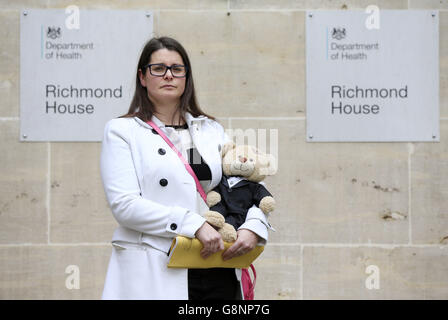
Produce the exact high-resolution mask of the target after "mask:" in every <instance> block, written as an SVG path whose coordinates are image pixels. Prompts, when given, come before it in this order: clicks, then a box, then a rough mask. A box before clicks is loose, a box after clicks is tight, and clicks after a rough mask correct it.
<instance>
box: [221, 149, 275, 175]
mask: <svg viewBox="0 0 448 320" xmlns="http://www.w3.org/2000/svg"><path fill="white" fill-rule="evenodd" d="M222 163H223V171H224V174H226V175H227V176H241V177H245V178H247V179H248V180H250V181H255V182H259V181H261V180H263V179H264V178H265V177H266V176H267V175H271V174H273V173H274V172H275V169H276V168H275V161H274V159H273V156H271V155H267V154H263V153H261V152H260V151H259V150H258V149H257V148H255V147H252V146H249V145H240V146H235V145H234V144H232V145H231V146H230V147H228V148H226V152H225V154H224V156H223V159H222Z"/></svg>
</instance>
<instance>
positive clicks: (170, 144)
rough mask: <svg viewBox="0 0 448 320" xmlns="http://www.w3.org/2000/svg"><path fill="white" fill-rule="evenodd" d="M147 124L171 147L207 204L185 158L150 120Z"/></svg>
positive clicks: (205, 197) (203, 192)
mask: <svg viewBox="0 0 448 320" xmlns="http://www.w3.org/2000/svg"><path fill="white" fill-rule="evenodd" d="M146 123H147V124H149V125H150V126H151V127H153V129H154V130H156V131H157V133H158V134H159V135H160V136H161V137H162V138H163V140H165V142H166V143H168V145H169V146H170V147H171V149H173V151H174V152H176V154H177V155H178V156H179V158H180V160H182V162H183V163H184V165H185V169H187V171H188V173H189V174H190V175H191V176H192V177H193V179H194V181H195V182H196V189H197V190H198V192H199V194H200V195H201V197H202V199H204V202H205V203H207V196H206V195H205V191H204V189H203V188H202V186H201V184H200V182H199V180H198V177H196V174H195V173H194V171H193V169H192V168H191V166H190V164H189V163H188V161H186V160H185V158H184V157H183V156H182V154H181V153H180V152H179V151H178V150H177V149H176V147H175V146H174V144H173V143H172V142H171V141H170V139H168V137H167V136H166V135H165V134H164V133H163V131H162V130H160V128H159V127H158V126H157V125H156V124H155V123H154V122H152V121H151V120H150V121H147V122H146Z"/></svg>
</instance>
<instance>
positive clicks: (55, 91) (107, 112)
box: [20, 7, 153, 141]
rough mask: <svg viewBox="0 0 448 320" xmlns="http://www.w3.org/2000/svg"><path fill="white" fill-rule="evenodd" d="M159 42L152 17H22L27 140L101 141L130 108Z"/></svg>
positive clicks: (23, 133) (53, 13) (104, 13)
mask: <svg viewBox="0 0 448 320" xmlns="http://www.w3.org/2000/svg"><path fill="white" fill-rule="evenodd" d="M67 12H68V13H67ZM152 36H153V14H152V12H149V11H136V10H79V11H76V7H75V9H74V10H71V11H66V10H57V9H48V10H47V9H46V10H37V9H31V10H24V11H22V13H21V19H20V140H21V141H101V140H102V138H103V131H104V125H105V123H106V122H107V121H108V120H110V119H112V118H115V117H117V116H119V115H122V114H124V113H126V112H127V110H128V108H129V104H130V101H131V99H132V95H133V90H134V88H135V72H136V68H137V62H138V59H139V55H140V52H141V50H142V48H143V46H144V44H145V42H146V41H147V40H148V39H150V38H151V37H152Z"/></svg>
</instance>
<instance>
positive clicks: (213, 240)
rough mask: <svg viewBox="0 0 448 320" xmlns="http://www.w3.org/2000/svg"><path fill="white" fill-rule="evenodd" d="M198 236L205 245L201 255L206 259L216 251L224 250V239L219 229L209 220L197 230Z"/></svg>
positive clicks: (196, 234)
mask: <svg viewBox="0 0 448 320" xmlns="http://www.w3.org/2000/svg"><path fill="white" fill-rule="evenodd" d="M195 236H196V238H198V239H199V241H201V243H202V245H203V246H204V247H203V248H202V250H201V257H202V258H204V259H206V258H208V257H209V256H210V255H212V254H213V253H215V252H218V251H221V250H224V241H223V240H222V237H221V235H220V234H219V232H218V231H216V230H215V228H213V227H212V226H211V225H209V224H208V223H207V222H204V224H203V225H202V226H201V227H200V228H199V229H198V230H197V231H196V233H195Z"/></svg>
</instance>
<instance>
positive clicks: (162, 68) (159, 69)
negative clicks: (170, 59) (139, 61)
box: [144, 63, 187, 78]
mask: <svg viewBox="0 0 448 320" xmlns="http://www.w3.org/2000/svg"><path fill="white" fill-rule="evenodd" d="M144 68H145V69H146V68H149V73H151V75H153V76H155V77H164V76H165V74H166V72H167V71H168V70H170V71H171V74H172V75H173V77H175V78H184V77H185V76H186V75H187V66H183V65H181V64H173V65H172V66H171V67H168V66H167V65H165V64H163V63H152V64H148V65H146V66H145V67H144Z"/></svg>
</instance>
